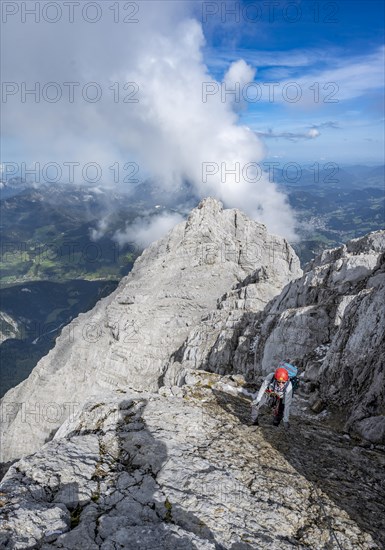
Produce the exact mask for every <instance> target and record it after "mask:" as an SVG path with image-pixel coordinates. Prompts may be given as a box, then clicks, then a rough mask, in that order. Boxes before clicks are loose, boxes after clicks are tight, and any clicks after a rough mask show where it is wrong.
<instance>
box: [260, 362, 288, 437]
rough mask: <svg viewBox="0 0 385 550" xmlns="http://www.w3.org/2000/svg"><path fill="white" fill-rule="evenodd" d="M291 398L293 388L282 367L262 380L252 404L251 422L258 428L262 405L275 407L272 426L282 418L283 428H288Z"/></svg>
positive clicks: (276, 424) (277, 423)
mask: <svg viewBox="0 0 385 550" xmlns="http://www.w3.org/2000/svg"><path fill="white" fill-rule="evenodd" d="M292 397H293V386H292V383H291V382H290V379H289V373H288V372H287V370H286V369H285V368H283V367H278V368H277V369H276V370H275V372H271V373H270V374H268V375H267V376H266V378H265V379H264V381H263V383H262V386H261V387H260V390H259V392H258V395H257V397H256V399H255V400H254V401H253V402H252V407H251V422H252V424H253V425H254V426H258V415H259V409H260V408H261V407H262V406H263V405H268V406H271V407H272V406H275V411H274V420H273V424H274V426H278V425H279V424H280V422H281V420H282V418H283V424H284V427H285V428H289V415H290V405H291V401H292Z"/></svg>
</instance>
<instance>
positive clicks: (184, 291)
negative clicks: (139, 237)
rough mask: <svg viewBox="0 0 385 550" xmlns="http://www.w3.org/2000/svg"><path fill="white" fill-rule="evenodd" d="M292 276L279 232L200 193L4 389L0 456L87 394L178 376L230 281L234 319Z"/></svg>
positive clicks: (41, 433) (26, 444)
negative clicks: (183, 217)
mask: <svg viewBox="0 0 385 550" xmlns="http://www.w3.org/2000/svg"><path fill="white" fill-rule="evenodd" d="M273 260H274V265H273ZM300 274H301V270H300V268H299V261H298V258H297V257H296V255H295V253H294V252H293V250H292V249H291V247H290V246H289V245H288V244H287V243H286V241H285V240H284V239H282V238H279V237H276V236H273V235H269V234H268V233H267V231H266V228H265V226H263V225H261V224H258V223H256V222H254V221H252V220H250V219H249V218H247V217H246V216H245V215H244V214H243V213H242V212H240V211H239V210H235V209H234V210H224V209H223V208H222V205H221V203H219V202H218V201H216V200H214V199H211V198H209V199H205V200H204V201H202V202H201V203H200V205H199V206H198V207H197V208H195V209H194V210H193V211H192V212H191V214H190V216H189V217H188V219H187V221H186V222H182V223H180V224H178V225H177V226H176V227H175V228H174V229H173V230H172V231H170V232H169V233H168V235H167V236H166V237H165V238H163V239H161V240H160V241H157V242H156V243H153V244H152V245H151V246H150V247H149V248H147V249H146V250H145V251H144V252H143V254H142V255H141V257H140V258H139V259H138V260H137V261H136V262H135V266H134V268H133V270H132V271H131V272H130V274H129V275H128V276H127V277H125V278H124V279H122V281H121V283H120V285H119V286H118V288H117V289H116V291H115V292H114V293H113V294H111V295H110V296H108V297H107V298H105V299H103V300H101V301H100V302H98V304H97V305H96V306H95V307H94V309H92V310H91V311H89V312H87V313H85V314H81V315H79V316H78V317H77V318H76V319H74V320H73V321H72V322H71V323H70V324H69V325H68V326H67V327H65V329H63V331H62V334H61V335H60V337H59V338H58V339H57V341H56V345H55V348H54V349H53V350H51V351H50V353H49V354H48V355H47V356H45V357H44V358H42V359H41V361H40V362H39V363H38V365H37V366H36V368H35V369H34V370H33V372H32V373H31V375H30V376H29V378H28V379H27V380H25V381H24V382H23V383H21V384H19V386H17V387H16V388H13V389H12V390H10V391H9V392H8V393H7V394H6V395H5V396H4V398H3V400H2V403H1V416H2V419H1V420H2V433H1V439H2V455H1V461H2V462H6V461H9V460H11V459H14V458H18V457H21V456H24V455H26V454H28V453H31V452H34V451H36V450H38V449H39V448H40V447H41V446H42V445H43V443H45V442H46V441H48V440H49V439H51V438H52V436H53V435H54V433H55V431H56V430H57V428H58V427H59V426H60V425H61V424H62V423H63V422H64V420H65V419H66V418H67V417H68V416H69V415H70V414H71V413H72V412H73V411H74V410H78V409H79V408H80V407H81V404H82V403H83V402H84V401H85V400H86V399H87V398H88V397H89V396H90V395H104V394H105V392H106V391H109V390H111V389H114V388H123V389H126V388H132V389H135V390H142V391H143V390H145V391H157V390H158V389H159V387H161V386H163V385H173V384H181V383H183V379H184V376H185V374H186V372H187V371H188V368H187V367H189V365H187V366H186V367H185V366H183V365H182V364H181V363H180V362H178V361H176V360H175V358H176V357H177V356H178V351H179V350H180V349H181V346H182V344H183V342H184V341H185V340H186V338H187V337H188V335H189V334H190V332H191V330H192V329H193V328H194V327H195V326H196V325H197V324H198V323H199V321H200V320H201V319H202V318H203V317H205V316H207V315H208V314H209V313H210V312H211V311H212V310H214V309H215V308H216V304H217V300H218V299H221V298H222V297H223V296H224V295H225V293H226V292H228V291H229V289H230V288H232V287H233V286H234V285H238V286H239V289H238V290H234V291H231V292H230V293H229V294H228V295H227V297H225V298H222V301H221V303H222V305H223V307H222V309H223V312H224V313H225V315H226V316H227V315H228V314H230V315H231V312H230V311H228V310H226V307H232V304H239V306H238V305H237V306H236V307H238V309H239V311H236V312H235V317H239V315H242V314H243V308H246V307H248V305H249V304H251V303H252V304H253V307H254V308H255V309H256V310H258V309H262V308H263V307H264V305H265V304H266V303H267V302H268V301H269V300H270V299H271V298H272V297H273V296H274V295H276V294H277V293H278V292H279V291H280V290H281V289H282V288H283V286H284V285H286V284H287V283H288V282H289V281H290V280H292V279H293V278H295V277H298V276H299V275H300ZM250 278H252V279H253V278H254V279H255V283H254V285H253V290H252V292H251V291H250V292H249V290H247V292H246V290H245V289H248V288H249V287H247V288H246V286H245V280H246V281H247V280H250ZM237 294H238V295H239V296H237ZM226 304H227V306H226ZM170 358H172V359H171V360H170ZM194 366H197V361H196V362H195V363H194Z"/></svg>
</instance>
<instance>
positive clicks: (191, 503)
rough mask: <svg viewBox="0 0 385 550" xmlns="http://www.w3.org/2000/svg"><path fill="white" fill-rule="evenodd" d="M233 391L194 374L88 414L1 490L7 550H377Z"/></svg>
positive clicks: (115, 397)
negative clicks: (253, 424) (248, 420)
mask: <svg viewBox="0 0 385 550" xmlns="http://www.w3.org/2000/svg"><path fill="white" fill-rule="evenodd" d="M236 386H237V383H234V381H231V380H230V379H228V380H226V379H223V378H222V377H220V376H218V375H213V374H209V373H204V372H196V373H195V374H190V375H188V376H187V379H186V385H184V386H183V387H173V388H166V387H164V388H162V389H161V390H160V392H159V393H158V394H151V393H145V392H143V393H140V394H139V393H136V392H132V391H128V392H127V393H125V392H124V391H122V390H120V391H119V390H116V391H114V392H109V394H107V395H105V396H104V398H103V399H102V400H100V401H88V402H87V403H85V405H84V407H83V409H82V411H81V412H80V413H78V414H77V415H75V416H74V417H73V418H69V419H68V420H67V421H66V423H65V424H64V425H62V426H61V428H60V430H59V431H58V432H57V434H56V436H55V437H54V439H53V440H52V441H50V442H49V443H47V444H46V445H45V446H44V447H43V448H42V449H41V450H40V451H38V452H37V453H35V455H33V456H31V457H27V458H25V459H22V460H20V461H19V462H18V463H17V464H15V465H14V466H12V467H11V469H10V470H9V472H8V474H7V475H6V477H5V478H4V480H3V482H2V484H1V500H2V508H1V509H2V514H3V517H4V518H5V521H4V523H3V526H2V530H1V533H0V545H1V548H4V549H11V548H41V549H42V550H46V549H48V548H62V549H63V548H64V549H68V550H69V549H71V550H78V549H79V548H87V549H89V550H93V549H95V550H97V549H101V550H113V549H115V548H124V549H129V550H137V549H138V548H140V549H141V550H150V549H155V548H156V549H157V550H167V549H169V550H171V549H174V548H175V549H186V550H187V549H189V550H190V549H191V550H192V549H199V550H210V549H212V550H214V549H232V550H236V549H239V550H240V549H242V550H246V549H250V550H254V549H256V548H258V549H261V550H263V549H266V550H286V549H287V550H289V549H292V548H293V547H295V548H304V549H305V548H308V549H310V548H311V549H314V548H317V549H320V550H321V549H325V550H326V549H328V548H335V547H336V546H335V544H336V541H337V542H338V544H339V547H340V548H344V550H356V549H357V548H362V549H365V550H371V549H373V550H374V549H379V548H380V546H378V545H377V544H376V542H375V541H374V540H373V538H372V536H371V535H370V534H369V533H368V532H366V530H365V525H363V524H362V526H361V527H360V526H359V525H358V524H357V523H356V521H355V520H353V519H351V517H350V515H349V513H347V511H345V510H344V509H342V508H341V506H340V505H339V504H336V503H335V502H333V499H331V498H330V497H329V496H328V494H327V493H326V492H324V491H323V490H321V489H319V488H317V487H316V486H315V485H314V483H313V482H311V481H309V479H307V477H309V473H308V471H307V470H306V468H305V469H304V470H302V473H299V469H298V465H297V464H296V463H295V461H294V462H291V458H290V457H288V459H286V458H285V457H284V454H283V452H282V448H281V449H280V452H279V451H277V450H276V449H275V448H274V446H275V444H274V442H273V441H271V443H270V442H269V441H268V438H269V436H268V431H267V432H266V433H265V434H264V433H263V432H261V431H259V430H258V431H254V430H252V431H250V428H248V427H247V426H246V425H245V416H246V415H248V408H249V407H248V405H245V403H244V400H242V398H232V397H231V392H230V394H229V393H227V391H228V390H229V389H230V390H231V389H233V390H234V389H235V388H236ZM235 393H236V392H235ZM234 407H235V408H234ZM270 431H271V428H270ZM279 439H280V441H281V443H282V441H283V436H282V434H281V435H280V438H279ZM285 441H286V439H285ZM288 442H289V440H287V441H286V445H288ZM316 452H317V458H318V460H319V459H320V452H319V449H318V448H317V449H316ZM330 473H331V471H330V469H329V470H328V471H327V475H328V476H330ZM352 486H354V488H355V491H357V486H358V484H357V482H356V480H353V483H352ZM354 494H355V495H356V494H357V493H356V492H355V493H354ZM363 516H364V517H365V513H363V514H361V516H359V517H360V520H361V523H362V517H363ZM378 522H379V523H380V524H381V523H382V520H381V515H380V514H379V517H378V521H377V522H376V523H378Z"/></svg>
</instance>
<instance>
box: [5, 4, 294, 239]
mask: <svg viewBox="0 0 385 550" xmlns="http://www.w3.org/2000/svg"><path fill="white" fill-rule="evenodd" d="M101 5H104V6H105V4H101ZM139 6H140V11H139V13H138V19H139V23H136V24H130V25H127V24H126V25H125V24H124V23H123V22H122V21H121V22H120V23H114V22H113V14H112V12H111V10H108V9H107V8H106V9H105V10H104V11H103V19H102V20H101V21H100V22H98V23H95V24H89V23H86V22H84V21H75V23H73V24H67V23H66V22H65V21H62V22H60V23H56V24H49V23H45V22H41V23H40V24H35V23H34V22H31V23H28V21H29V19H27V23H25V24H14V23H12V21H11V22H9V24H7V25H6V26H5V27H6V29H5V30H6V33H5V35H4V36H3V41H4V42H6V43H7V52H8V53H7V56H6V57H5V58H4V63H3V80H6V81H14V82H27V83H28V86H29V87H30V86H31V85H32V84H33V83H34V82H37V81H39V82H40V84H41V87H43V86H44V84H45V83H47V82H52V81H54V82H59V83H63V82H79V83H80V86H77V87H76V88H75V101H74V102H73V103H69V102H68V101H67V100H66V99H65V97H66V96H65V94H68V90H67V89H65V88H63V99H61V100H60V101H58V102H56V103H49V102H47V101H44V100H41V101H40V102H36V103H35V102H33V101H29V99H28V98H27V101H26V102H25V103H22V102H21V101H20V94H15V95H14V96H10V97H9V98H8V102H7V110H6V119H5V120H4V133H5V138H6V139H10V140H18V143H19V144H20V149H23V150H24V151H26V155H27V156H28V158H26V161H28V160H29V159H32V158H37V159H40V160H41V162H42V163H44V162H48V161H55V162H58V163H60V164H62V163H64V162H79V163H80V165H81V167H83V166H84V165H85V164H86V163H88V162H96V163H98V164H99V165H100V166H101V167H102V174H103V176H102V180H101V182H100V183H103V182H110V181H111V179H112V175H113V171H112V170H111V168H110V167H111V166H114V165H115V166H117V165H118V166H119V169H120V173H119V181H120V183H122V180H123V178H124V177H128V178H129V177H130V175H131V176H132V172H131V168H130V165H129V168H128V169H125V163H127V162H133V161H134V162H136V163H138V165H139V169H140V171H139V177H141V178H143V176H144V175H151V176H152V177H153V178H155V179H156V181H158V182H160V183H161V185H163V186H164V188H165V189H168V190H172V189H174V188H175V187H178V186H179V185H180V184H181V182H182V181H183V180H188V181H189V182H191V183H192V185H193V186H194V188H195V190H196V192H197V194H199V195H200V196H208V195H211V196H216V197H218V198H220V199H221V200H223V201H224V203H225V205H226V206H229V207H239V208H241V209H243V210H244V211H246V212H247V213H248V214H249V215H250V216H251V217H254V218H255V219H257V220H258V221H261V222H263V223H265V224H266V225H267V226H268V228H269V229H270V230H271V231H273V232H275V233H278V234H281V235H284V236H286V237H288V238H289V239H293V238H294V236H295V233H294V225H295V221H294V217H293V213H292V211H291V209H290V207H289V205H288V203H287V200H286V197H285V196H284V195H283V194H282V193H281V192H279V191H278V189H277V187H276V186H275V185H274V184H273V183H271V182H269V181H268V180H267V179H265V177H264V176H263V175H258V169H257V170H253V168H252V166H253V163H254V165H255V164H257V163H259V162H260V161H261V160H262V159H263V157H264V154H265V149H264V145H263V144H262V142H261V141H260V140H259V138H258V137H257V136H256V135H255V133H254V132H253V131H252V130H251V129H250V128H248V127H246V126H241V125H239V123H238V117H237V115H236V113H235V112H234V110H233V106H232V104H231V102H226V101H225V102H223V101H221V97H220V94H217V95H216V96H215V97H214V98H213V101H210V102H206V103H205V102H204V101H202V84H203V83H205V82H208V83H213V84H218V83H216V82H215V81H214V79H213V78H212V77H211V76H210V74H209V72H208V69H207V67H206V65H205V63H204V60H203V57H202V55H203V54H202V47H203V45H204V36H203V32H202V27H201V24H200V23H199V22H198V21H197V20H196V19H194V18H193V16H192V14H193V11H194V9H195V7H194V2H188V1H187V2H152V1H145V2H140V3H139ZM21 42H23V43H24V44H25V47H24V48H20V47H19V46H20V43H21ZM235 77H236V78H241V79H242V80H244V79H249V78H252V77H253V69H252V68H251V67H249V66H248V65H247V64H246V63H245V62H244V61H242V60H239V61H238V62H237V63H236V64H233V65H232V67H230V69H229V72H228V78H229V79H233V78H235ZM88 82H96V83H97V84H98V85H99V86H100V88H101V90H102V97H101V100H100V101H98V102H96V103H90V102H87V101H85V100H84V99H83V97H82V94H81V90H82V87H83V85H84V84H85V83H88ZM126 82H134V83H135V85H134V87H131V88H129V89H128V90H124V89H123V85H124V83H126ZM114 83H118V84H117V85H116V84H114ZM111 86H112V90H111V89H110V87H111ZM114 86H115V90H116V86H118V87H119V91H120V95H119V102H117V103H115V102H114V91H113V90H114ZM135 86H136V88H135ZM135 90H136V92H135ZM91 91H92V90H91ZM130 92H135V93H134V98H137V99H139V102H137V103H127V102H124V98H125V97H126V98H127V97H128V94H129V93H130ZM28 97H30V96H28ZM205 163H206V164H205ZM207 163H209V164H211V165H212V166H213V167H216V169H215V170H213V173H212V174H209V175H207V177H205V175H204V174H203V168H204V167H205V166H207ZM131 166H132V165H131ZM250 166H251V169H249V167H250ZM234 169H235V170H236V172H237V173H236V174H231V170H234ZM78 173H79V172H78ZM115 174H116V171H115ZM149 234H152V233H151V231H149ZM96 236H97V235H95V237H96Z"/></svg>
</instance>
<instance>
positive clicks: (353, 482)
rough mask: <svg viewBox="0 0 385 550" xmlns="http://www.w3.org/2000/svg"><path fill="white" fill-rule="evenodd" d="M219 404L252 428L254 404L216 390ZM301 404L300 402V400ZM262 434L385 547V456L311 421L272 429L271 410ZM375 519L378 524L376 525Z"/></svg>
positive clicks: (300, 420) (294, 421)
mask: <svg viewBox="0 0 385 550" xmlns="http://www.w3.org/2000/svg"><path fill="white" fill-rule="evenodd" d="M213 393H214V395H215V397H216V400H217V403H218V404H219V405H220V406H221V407H222V408H223V409H224V410H225V411H226V412H227V413H230V414H232V415H233V416H235V417H237V418H238V420H239V421H240V423H241V424H243V425H244V426H250V425H251V421H250V412H251V403H250V401H247V400H246V399H244V398H243V397H238V396H233V395H230V394H228V393H225V392H222V391H220V390H213ZM294 399H295V397H294ZM250 429H252V430H259V431H261V433H262V434H263V437H264V438H265V440H266V441H267V442H268V443H270V445H272V447H274V448H275V449H276V450H277V451H278V452H279V453H281V454H282V455H283V456H284V457H285V459H286V460H287V461H288V462H289V463H290V464H291V465H292V466H293V467H294V468H295V469H296V470H297V472H298V473H299V474H300V475H302V476H304V477H305V478H306V479H308V480H309V481H310V482H312V483H313V484H314V485H315V486H316V487H318V489H320V490H322V491H323V492H324V493H326V494H327V495H328V496H329V498H331V499H332V500H333V501H334V502H335V504H336V505H337V506H338V507H339V508H341V509H343V510H345V512H347V513H348V515H349V516H350V517H351V519H352V520H353V521H354V522H355V523H356V524H357V525H358V526H359V527H360V529H362V530H363V531H366V532H368V533H370V534H371V535H372V537H373V539H374V540H375V541H376V542H377V543H378V544H379V545H380V547H381V548H385V476H384V471H385V470H384V466H385V456H384V453H383V452H381V451H379V450H375V449H368V448H363V447H360V446H358V445H357V444H356V443H355V442H354V441H353V440H351V439H350V438H349V437H348V436H346V435H345V436H344V435H343V434H339V433H337V432H335V431H333V430H332V429H330V428H328V427H326V426H324V425H321V424H320V422H319V421H317V420H316V419H314V420H312V419H310V418H309V417H308V416H306V417H305V416H304V417H299V416H297V417H295V416H291V417H290V429H289V430H286V431H285V430H284V428H283V425H280V426H279V427H278V428H277V427H275V426H273V425H272V415H271V413H270V412H269V411H267V412H264V413H262V414H261V415H260V422H259V427H255V428H250ZM373 518H375V520H373Z"/></svg>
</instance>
